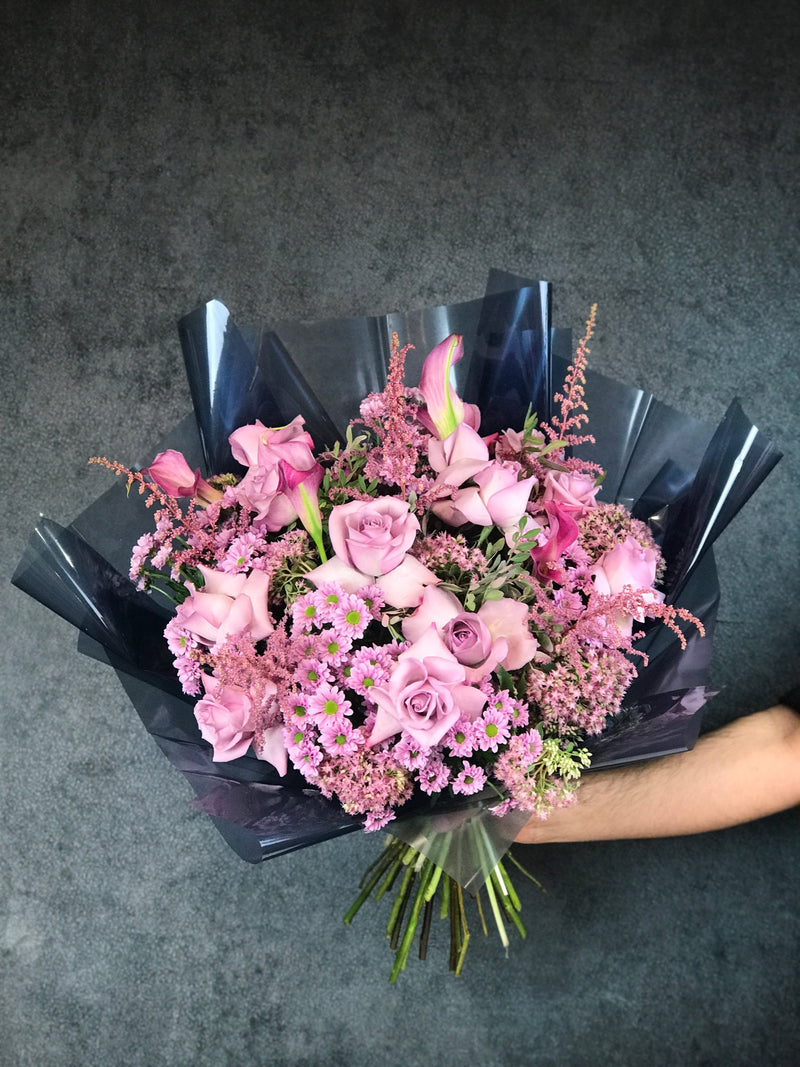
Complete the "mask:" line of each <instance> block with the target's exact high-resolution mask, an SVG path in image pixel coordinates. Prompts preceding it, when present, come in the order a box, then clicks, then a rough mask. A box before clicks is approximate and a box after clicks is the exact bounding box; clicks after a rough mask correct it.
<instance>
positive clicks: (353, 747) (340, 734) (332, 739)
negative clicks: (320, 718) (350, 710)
mask: <svg viewBox="0 0 800 1067" xmlns="http://www.w3.org/2000/svg"><path fill="white" fill-rule="evenodd" d="M319 738H320V741H321V743H322V747H323V748H324V749H325V751H326V752H328V753H329V754H330V755H332V756H337V757H338V756H353V755H355V753H356V752H357V751H358V735H357V734H356V733H355V731H354V729H353V725H352V723H351V722H350V720H349V719H345V718H342V719H341V720H339V722H338V723H337V722H326V723H323V724H322V726H321V727H320V732H319Z"/></svg>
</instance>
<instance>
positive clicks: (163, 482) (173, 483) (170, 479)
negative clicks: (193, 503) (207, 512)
mask: <svg viewBox="0 0 800 1067" xmlns="http://www.w3.org/2000/svg"><path fill="white" fill-rule="evenodd" d="M142 474H144V476H145V477H146V478H149V479H150V481H151V482H155V483H156V485H157V486H158V487H159V489H163V490H164V492H165V493H166V494H167V495H168V496H175V497H179V496H188V497H198V498H199V501H198V502H199V503H210V502H211V501H212V500H219V498H220V497H221V496H222V492H221V491H220V490H219V489H213V488H212V487H211V486H210V485H209V484H208V482H207V481H206V480H205V479H204V478H203V477H201V475H200V468H199V467H198V468H196V469H195V470H192V468H191V467H190V466H189V464H188V463H187V461H186V457H185V456H184V455H183V453H182V452H176V451H175V450H174V449H173V448H168V449H167V450H166V452H159V453H158V455H157V456H156V458H155V459H154V460H153V462H152V463H151V464H150V466H149V467H145V468H144V470H143V471H142Z"/></svg>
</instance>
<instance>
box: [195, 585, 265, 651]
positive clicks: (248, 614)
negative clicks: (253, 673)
mask: <svg viewBox="0 0 800 1067" xmlns="http://www.w3.org/2000/svg"><path fill="white" fill-rule="evenodd" d="M199 570H200V572H201V573H202V575H203V579H204V581H205V584H204V586H203V588H202V589H198V590H195V592H193V593H190V595H189V596H188V597H187V598H186V600H184V602H183V603H182V604H180V605H179V606H178V610H177V613H176V617H177V620H178V625H179V626H181V627H183V628H184V629H186V630H189V632H190V633H192V634H194V635H195V637H197V638H198V640H199V641H201V642H202V643H203V644H204V645H207V646H211V645H215V644H222V643H223V642H224V641H225V639H226V638H227V637H229V636H233V635H235V634H239V633H242V632H243V631H247V633H248V635H249V636H250V638H251V640H253V641H260V640H261V639H262V638H264V637H266V636H267V634H270V633H272V630H273V625H272V620H271V619H270V617H269V610H268V607H267V595H268V593H269V578H268V576H267V575H266V574H265V573H264V572H263V571H251V572H250V574H224V573H223V572H222V571H214V570H211V569H210V568H209V567H203V566H200V567H199Z"/></svg>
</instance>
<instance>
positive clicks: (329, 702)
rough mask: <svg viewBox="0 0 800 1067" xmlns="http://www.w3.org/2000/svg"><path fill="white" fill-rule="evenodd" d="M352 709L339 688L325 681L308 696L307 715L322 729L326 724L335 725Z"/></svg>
mask: <svg viewBox="0 0 800 1067" xmlns="http://www.w3.org/2000/svg"><path fill="white" fill-rule="evenodd" d="M352 711H353V705H352V704H351V703H350V701H349V700H348V699H347V697H346V696H345V695H344V693H343V692H342V690H341V689H339V688H337V687H336V686H334V685H328V684H327V683H325V684H323V685H321V686H319V688H318V689H317V690H316V691H315V692H314V693H312V694H311V696H310V697H309V698H308V714H309V717H310V718H311V719H312V720H313V721H314V722H315V723H316V724H317V725H318V726H319V728H320V729H322V728H323V727H324V726H325V725H326V724H328V725H331V724H335V725H336V726H337V727H338V726H339V725H340V724H341V723H342V722H343V721H344V719H345V718H346V717H347V716H348V715H350V714H351V713H352Z"/></svg>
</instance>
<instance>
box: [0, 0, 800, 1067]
mask: <svg viewBox="0 0 800 1067" xmlns="http://www.w3.org/2000/svg"><path fill="white" fill-rule="evenodd" d="M799 31H800V13H799V12H798V8H797V5H796V4H795V3H790V2H788V0H775V2H773V3H772V4H771V5H769V6H768V7H763V6H762V5H738V6H737V5H734V6H733V7H732V6H731V5H730V4H727V3H722V2H717V0H695V2H691V3H689V2H686V0H677V2H674V3H672V4H669V5H666V4H652V3H646V2H643V0H641V2H630V0H617V2H614V3H611V2H608V0H598V2H595V3H592V4H587V3H582V2H579V0H546V2H542V0H528V2H521V0H495V2H493V3H484V2H477V0H476V2H472V0H461V2H460V3H451V2H449V0H443V2H439V3H437V4H435V5H426V4H423V3H419V2H416V0H410V2H405V3H402V2H399V0H389V2H386V3H383V2H381V3H378V2H373V3H369V2H366V0H351V2H347V3H341V4H337V5H333V4H326V3H314V2H312V0H295V2H294V3H291V4H278V3H275V2H272V0H265V2H246V0H233V2H231V3H226V4H220V3H213V2H211V0H196V2H194V3H193V4H191V5H188V4H182V3H179V2H177V0H159V2H156V0H137V2H131V0H121V2H120V3H117V4H113V5H108V4H103V3H99V2H97V0H67V2H64V3H57V2H53V0H42V2H39V3H36V4H29V3H25V2H22V0H9V2H7V3H6V4H5V6H4V7H3V9H2V13H0V39H2V40H3V42H4V60H3V63H2V69H0V85H1V86H2V89H1V90H0V92H1V93H2V96H1V97H0V99H2V103H3V109H2V120H1V121H0V130H1V131H2V152H0V172H1V173H2V180H1V181H0V192H1V195H2V198H3V208H2V212H0V232H1V233H2V246H1V247H2V270H1V271H0V293H2V327H0V346H2V359H3V364H2V365H3V387H2V393H1V394H0V419H1V420H2V421H1V424H0V429H1V430H2V432H1V433H0V451H1V452H2V473H1V474H0V477H1V478H2V487H3V492H4V500H5V506H4V508H3V520H2V524H0V525H2V566H3V578H4V581H3V584H2V587H0V596H1V597H2V613H1V614H0V618H1V619H2V630H3V641H2V644H1V645H0V655H1V656H2V671H3V673H2V677H3V699H2V703H1V704H0V811H1V812H2V817H1V818H0V1063H2V1064H4V1065H5V1064H9V1065H10V1067H16V1065H35V1067H40V1065H46V1067H50V1065H53V1067H55V1065H59V1067H61V1065H67V1064H69V1065H71V1064H84V1063H95V1064H120V1063H124V1064H136V1065H148V1067H149V1065H161V1064H169V1065H217V1064H220V1065H221V1064H226V1065H240V1064H251V1063H252V1064H255V1063H261V1062H265V1063H266V1062H269V1063H272V1064H276V1065H279V1064H280V1065H305V1067H312V1065H313V1067H316V1065H328V1064H331V1065H339V1064H342V1065H345V1064H346V1065H348V1067H354V1065H358V1067H361V1065H363V1067H368V1065H373V1064H376V1063H386V1064H419V1065H427V1064H443V1065H444V1064H460V1063H465V1062H478V1063H481V1064H484V1065H486V1067H505V1065H515V1064H543V1065H557V1067H561V1065H564V1064H568V1065H573V1064H574V1065H583V1064H586V1065H590V1064H594V1063H598V1062H606V1061H608V1062H613V1063H619V1064H631V1065H638V1064H647V1065H650V1064H670V1065H671V1064H675V1065H685V1064H725V1065H734V1064H742V1065H744V1064H752V1063H760V1064H781V1065H783V1064H791V1063H795V1062H797V1058H798V1055H800V1029H798V1021H797V1013H796V1009H797V1004H798V999H799V997H798V994H800V977H799V976H798V967H797V958H798V916H797V909H796V896H797V894H796V879H795V875H796V870H797V844H798V821H797V813H796V812H789V813H786V814H784V815H780V816H776V817H774V818H772V819H768V820H763V821H761V822H759V823H754V824H752V825H750V826H746V827H741V828H738V829H736V830H732V831H729V832H726V833H719V834H709V835H704V836H702V837H697V838H692V839H683V840H666V841H653V842H630V843H619V844H609V845H601V844H597V845H584V846H575V847H571V846H558V847H550V848H540V849H538V850H535V851H534V850H528V851H527V852H526V856H525V859H526V862H527V863H528V864H529V865H530V866H531V867H532V868H533V869H534V870H535V872H536V873H537V875H538V876H539V877H540V878H541V879H542V881H543V882H544V884H545V886H546V889H547V893H546V895H541V894H539V893H538V892H537V891H536V890H535V889H534V887H533V886H530V887H527V886H526V887H523V889H522V892H523V894H524V896H525V910H526V918H527V922H528V927H529V931H530V936H529V939H528V941H527V942H526V943H525V944H522V945H520V944H517V945H514V946H513V948H512V951H511V953H510V955H509V958H508V959H506V958H505V957H504V955H503V953H502V952H501V951H500V950H499V948H498V947H497V945H496V943H495V942H494V941H493V940H489V941H486V942H484V940H483V938H480V939H478V938H475V939H474V942H473V945H472V946H471V948H470V958H469V959H468V966H467V969H466V974H465V975H464V976H463V977H462V978H461V979H459V980H458V981H453V980H452V979H450V977H449V976H448V975H447V974H446V970H445V968H444V967H443V966H442V964H443V962H444V960H443V955H444V951H445V950H444V938H443V937H441V936H440V937H439V938H438V941H437V942H435V943H434V944H435V947H437V948H438V951H436V950H435V951H433V952H432V954H431V958H430V959H429V960H428V962H427V963H426V964H424V965H420V966H417V967H413V968H411V969H410V970H409V971H408V972H407V974H406V975H405V977H404V979H403V981H402V983H401V984H400V986H399V987H398V988H396V989H390V988H389V987H388V985H387V984H386V977H387V975H388V969H389V964H390V956H389V953H388V949H385V947H384V945H383V944H382V932H381V919H382V913H380V912H379V910H378V909H371V910H370V911H367V912H364V913H363V915H362V916H360V917H359V920H358V922H357V924H356V926H354V927H353V928H352V929H349V930H348V929H345V928H344V927H343V925H342V923H341V915H342V913H343V911H344V908H345V906H346V903H347V902H349V899H350V895H351V893H352V890H353V887H354V885H355V883H356V881H357V878H358V875H359V874H360V871H361V868H362V867H363V865H365V863H366V862H367V861H368V859H369V858H370V857H371V856H372V854H373V851H374V848H375V842H374V841H371V840H369V839H367V838H365V837H364V836H363V835H354V836H352V837H349V838H347V839H345V840H342V841H339V842H329V843H327V844H325V845H321V846H319V847H317V848H314V849H311V850H308V851H306V852H302V853H298V854H296V855H293V856H289V857H286V858H284V859H280V860H275V861H273V862H271V863H269V864H266V865H263V866H260V867H257V868H252V867H249V866H247V865H246V864H244V863H242V862H241V861H239V860H238V859H237V858H236V857H235V856H234V855H233V853H232V852H231V851H230V850H229V849H228V848H227V846H226V845H225V844H224V843H223V841H222V839H221V838H220V837H219V836H218V835H217V834H216V832H215V831H214V829H213V828H212V826H211V825H210V823H208V821H207V820H206V819H205V818H204V817H203V816H201V815H199V814H196V813H194V812H193V811H192V810H191V809H190V808H189V805H188V801H189V790H188V787H187V786H186V785H185V783H184V782H183V780H182V779H181V778H180V777H179V776H178V775H177V774H176V773H175V772H174V771H173V770H172V769H171V768H170V767H169V766H168V765H167V763H166V761H165V760H164V759H163V757H162V756H161V755H160V753H159V752H158V751H157V750H156V748H155V746H154V745H153V743H152V741H151V740H150V739H149V738H148V737H147V736H146V735H145V734H144V732H143V731H142V729H141V727H140V725H139V723H138V720H137V719H136V717H135V715H134V714H133V712H132V710H131V708H130V706H129V705H128V704H127V702H126V700H125V697H124V694H123V692H122V690H121V688H120V686H119V685H118V683H117V681H116V679H115V677H114V675H113V674H112V673H111V672H109V671H108V670H107V669H104V668H103V667H102V666H100V665H99V664H97V663H94V662H91V661H89V660H86V659H84V658H83V657H79V656H78V655H77V654H76V652H75V650H74V634H73V633H72V631H71V630H70V628H69V627H68V626H67V625H66V624H64V623H62V622H61V621H60V620H58V619H57V618H55V617H54V616H51V615H49V614H48V613H47V612H46V611H45V610H44V609H43V608H41V607H40V606H38V605H37V604H35V603H34V602H32V601H30V600H28V599H27V598H26V597H25V596H23V595H22V594H21V593H19V592H18V591H17V590H15V589H13V588H11V587H10V585H9V583H8V581H7V579H8V577H9V576H10V574H11V572H12V570H13V567H14V565H15V563H16V561H17V559H18V558H19V555H20V553H21V551H22V549H23V546H24V544H25V541H26V540H27V537H28V534H29V532H30V530H31V529H32V527H33V525H34V524H35V522H36V519H37V517H38V515H39V513H40V512H44V513H45V514H47V515H48V516H50V517H52V518H54V519H56V520H57V521H60V522H63V523H66V522H68V521H69V520H70V519H71V518H72V517H73V516H75V515H76V514H77V513H78V512H79V511H81V510H82V509H83V508H84V507H85V506H86V505H88V504H89V503H90V502H91V501H92V500H93V499H94V498H95V497H96V496H97V495H98V494H99V492H101V491H102V490H103V489H104V488H105V487H106V485H107V482H106V481H105V479H104V476H103V475H102V474H101V473H100V472H98V470H97V469H94V468H89V467H87V465H86V459H87V457H88V456H90V455H94V454H96V453H104V454H107V455H111V456H114V457H117V458H119V459H121V460H124V461H127V462H130V463H137V462H139V461H143V460H145V459H146V458H148V455H149V453H150V450H151V448H152V445H153V443H154V442H155V441H157V440H158V439H159V437H160V436H161V435H162V434H163V433H164V432H165V431H166V430H168V429H169V428H170V427H171V426H172V425H173V424H174V423H175V422H176V421H177V420H178V419H179V418H180V417H182V416H183V415H184V414H185V413H186V411H187V410H188V409H189V396H188V388H187V386H186V383H185V381H184V377H183V369H182V362H181V358H180V351H179V347H178V343H177V335H176V332H175V321H176V319H177V318H178V317H179V316H180V315H181V314H183V313H185V312H186V311H188V310H190V309H191V308H193V307H194V306H195V305H196V304H197V303H198V302H200V301H202V300H206V299H208V298H210V297H212V296H218V297H220V298H221V299H223V300H224V301H226V302H227V303H228V305H229V306H230V307H231V309H232V310H233V312H234V314H235V315H236V316H237V318H239V319H240V320H241V321H244V322H247V321H254V320H256V319H261V318H265V319H286V318H298V317H305V318H317V317H323V316H328V315H346V314H362V313H367V312H379V311H388V310H391V309H393V308H410V307H419V306H423V305H426V304H429V303H440V302H448V301H454V300H462V299H469V298H472V297H474V296H477V295H479V294H480V292H481V290H482V286H483V282H484V278H485V273H486V270H487V269H488V268H489V267H490V266H498V267H502V268H505V269H507V270H512V271H517V272H519V273H523V274H531V275H534V276H541V277H545V278H548V279H550V280H551V281H552V282H553V284H554V286H555V312H556V320H557V322H558V323H559V324H560V325H565V326H571V327H573V328H576V329H577V328H579V327H580V324H581V321H582V319H583V318H584V317H585V314H586V311H587V309H588V306H589V305H590V304H591V303H592V302H594V301H597V302H598V303H599V305H600V312H599V324H600V325H599V330H598V334H597V337H596V340H595V342H594V345H593V358H594V365H595V366H596V367H597V369H599V370H601V371H603V372H604V373H606V374H608V375H610V376H611V377H614V378H618V379H620V380H623V381H628V382H631V383H634V384H638V385H641V386H642V387H644V388H645V389H647V390H649V391H650V392H652V393H653V394H655V396H657V397H658V398H660V399H661V400H664V401H666V402H667V403H670V404H672V405H673V406H675V407H678V408H680V409H682V410H684V411H687V412H689V413H691V414H693V415H696V416H698V417H700V418H704V419H708V420H709V421H714V422H716V421H717V420H718V419H719V418H720V417H721V416H722V414H723V412H724V410H725V407H726V406H727V402H728V400H729V399H730V398H731V397H732V396H734V395H738V396H740V397H741V398H742V400H743V402H744V405H745V407H746V409H747V411H748V413H749V414H750V415H751V417H752V418H753V419H754V421H755V422H756V423H757V424H758V425H759V426H760V427H761V428H762V429H763V430H764V431H765V432H766V433H768V434H769V435H770V436H772V437H773V438H774V439H775V440H776V441H777V442H778V443H779V445H780V447H781V448H782V449H783V451H784V452H785V458H784V460H783V461H782V463H781V464H780V466H779V468H778V469H777V470H776V471H775V473H773V475H772V476H771V477H770V479H769V481H768V483H767V484H766V485H765V486H763V487H762V489H761V490H759V492H758V494H757V495H756V497H754V499H753V500H752V501H751V503H750V505H749V506H748V507H747V509H746V510H745V511H744V512H743V513H742V514H741V515H740V516H739V517H738V518H737V519H736V520H735V522H734V523H733V525H732V526H731V527H730V529H729V530H728V531H727V532H726V533H725V534H724V535H723V537H722V539H721V541H720V543H719V548H718V553H717V555H718V560H719V569H720V580H721V584H722V595H723V602H722V609H721V613H720V625H719V633H718V640H717V646H716V653H715V659H714V669H713V681H714V683H715V684H716V685H717V686H719V687H720V688H721V689H722V693H721V695H720V696H719V697H718V698H717V699H716V700H715V701H714V702H713V704H712V705H711V706H710V708H709V714H708V723H709V725H712V726H713V725H716V724H717V723H720V722H722V721H725V720H727V719H729V718H732V717H734V716H736V715H739V714H742V713H745V712H747V711H750V710H754V709H755V708H757V707H760V706H766V705H767V704H768V703H770V702H772V701H773V700H774V699H775V698H776V697H777V696H778V694H779V693H780V692H782V691H783V690H784V689H786V688H788V687H789V686H790V685H792V684H796V683H797V681H798V680H800V679H799V678H798V675H800V662H798V626H797V617H796V603H797V600H798V594H800V579H799V578H798V566H797V564H798V539H797V515H798V501H799V500H800V494H799V493H798V480H799V476H798V470H800V466H799V465H798V464H799V463H800V445H799V444H798V433H797V407H798V395H799V394H800V389H798V385H799V384H800V375H799V372H798V367H799V363H800V361H799V360H798V349H797V306H798V299H797V294H798V266H797V264H798V253H799V252H800V242H799V241H798V219H797V204H798V188H797V175H798V162H799V156H800V152H799V151H798V133H799V132H800V131H799V129H798V113H799V108H798V104H799V103H800V101H799V100H798V58H797V57H798V54H800V32H799ZM753 773H754V774H765V773H767V774H768V773H769V768H765V767H762V766H759V765H757V763H754V771H753Z"/></svg>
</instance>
